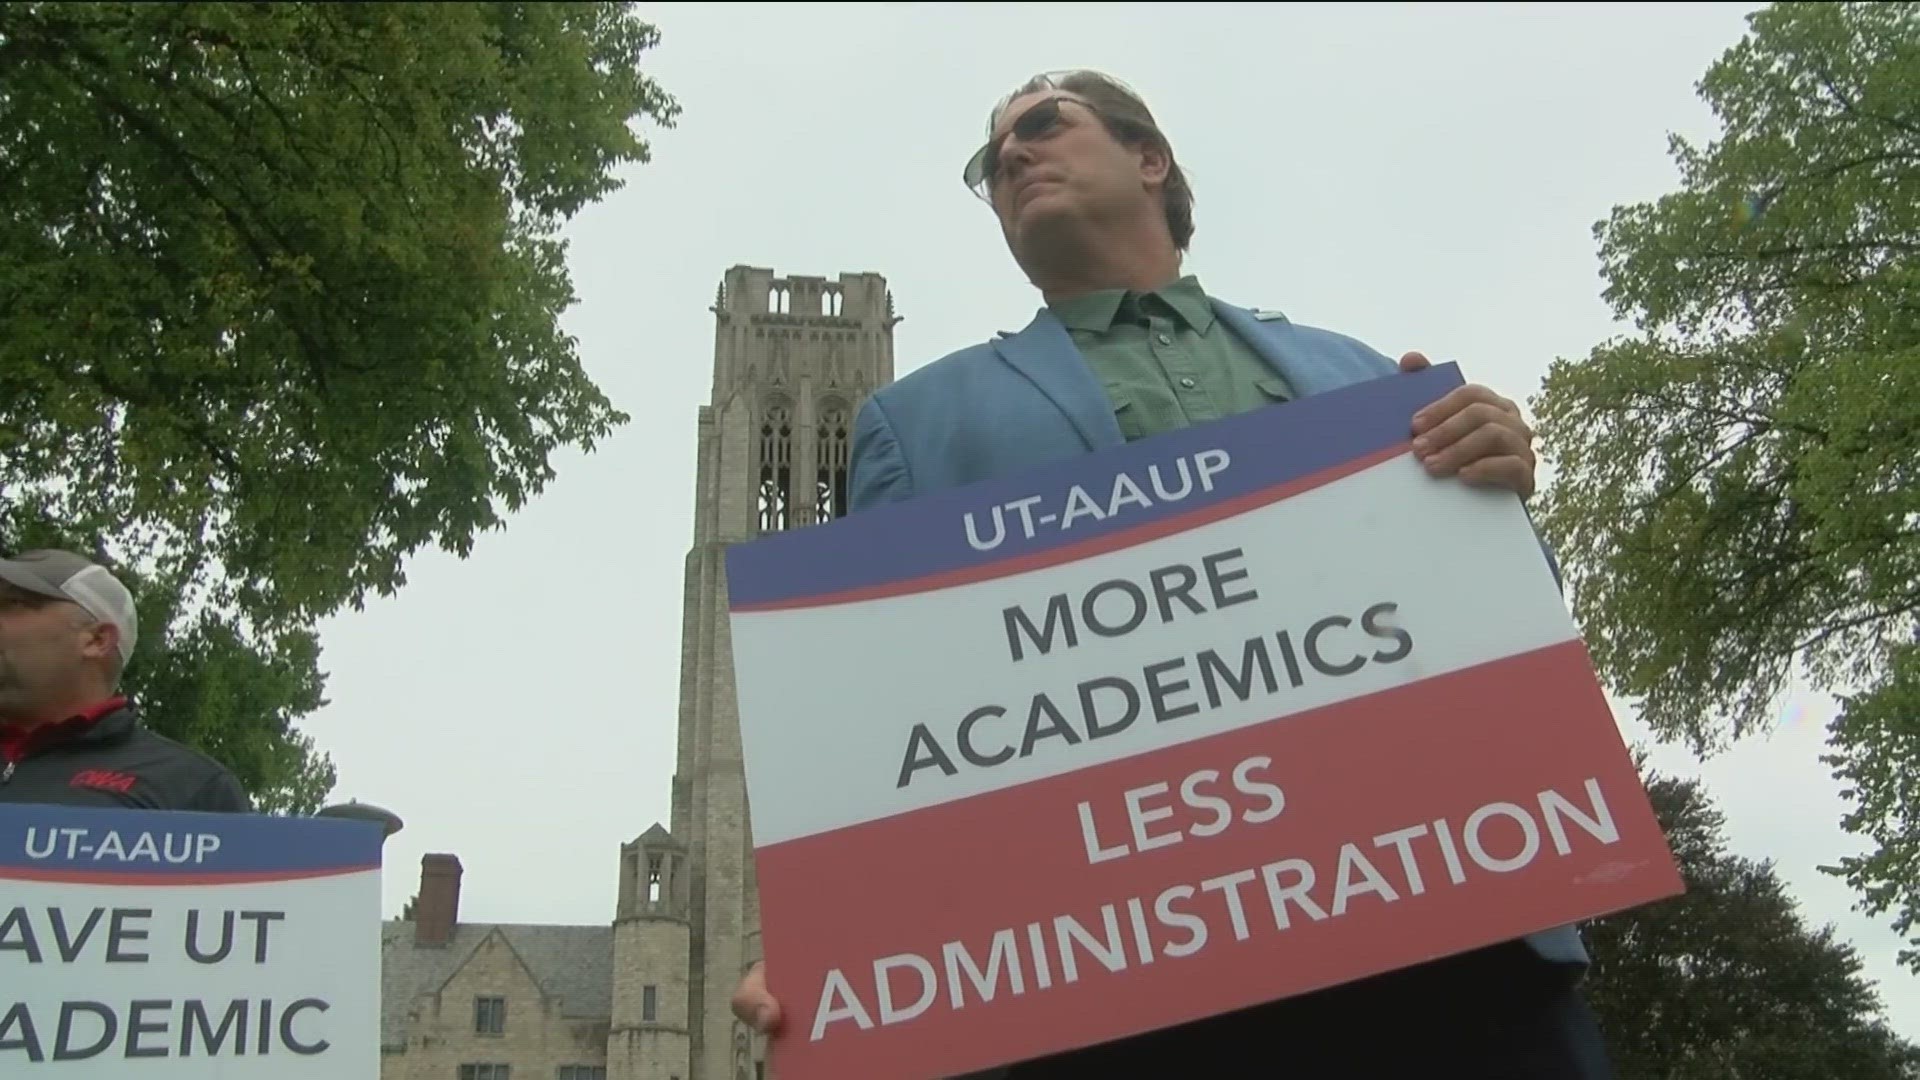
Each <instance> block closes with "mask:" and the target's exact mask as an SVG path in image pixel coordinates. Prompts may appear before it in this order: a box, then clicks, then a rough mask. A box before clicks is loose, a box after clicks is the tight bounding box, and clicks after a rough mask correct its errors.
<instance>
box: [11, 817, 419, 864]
mask: <svg viewBox="0 0 1920 1080" xmlns="http://www.w3.org/2000/svg"><path fill="white" fill-rule="evenodd" d="M382 839H383V835H382V829H381V827H380V825H379V824H378V823H377V822H372V821H355V820H348V819H342V818H307V817H272V816H268V815H264V814H204V813H186V812H165V811H152V810H105V809H93V808H83V807H68V806H45V805H37V804H31V803H17V804H15V803H9V804H0V878H5V877H7V876H9V874H10V873H13V874H17V875H19V876H44V875H58V874H74V875H96V874H123V875H144V876H148V877H156V878H165V877H169V876H179V877H182V878H189V877H207V876H210V875H226V874H252V875H279V874H284V875H287V876H290V877H292V876H304V875H311V874H320V873H328V872H338V871H344V870H357V869H363V868H367V867H372V866H377V865H379V863H380V845H381V841H382Z"/></svg>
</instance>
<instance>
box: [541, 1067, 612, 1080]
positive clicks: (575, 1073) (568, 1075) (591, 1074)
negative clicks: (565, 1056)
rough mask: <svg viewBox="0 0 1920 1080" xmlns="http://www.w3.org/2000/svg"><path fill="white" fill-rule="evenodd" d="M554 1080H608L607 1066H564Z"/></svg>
mask: <svg viewBox="0 0 1920 1080" xmlns="http://www.w3.org/2000/svg"><path fill="white" fill-rule="evenodd" d="M554 1080H607V1067H606V1066H605V1065H562V1066H560V1075H559V1076H557V1077H555V1078H554Z"/></svg>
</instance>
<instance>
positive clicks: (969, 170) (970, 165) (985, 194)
mask: <svg viewBox="0 0 1920 1080" xmlns="http://www.w3.org/2000/svg"><path fill="white" fill-rule="evenodd" d="M1065 101H1070V102H1072V103H1073V104H1075V105H1078V106H1080V107H1081V108H1083V109H1087V110H1089V111H1091V110H1092V109H1093V106H1091V105H1089V104H1087V103H1086V102H1084V101H1082V100H1080V99H1079V98H1074V97H1065V96H1061V97H1050V98H1047V99H1045V100H1043V101H1040V102H1039V103H1037V104H1035V105H1033V106H1031V107H1029V108H1028V109H1027V111H1026V112H1023V113H1021V114H1020V116H1019V118H1018V119H1016V120H1015V121H1014V122H1013V126H1012V127H1009V128H1008V129H1007V130H1006V131H1005V132H1004V133H1002V134H1000V135H998V136H996V137H994V138H991V139H988V140H987V143H986V145H985V146H982V147H981V148H980V149H978V150H976V151H974V152H973V156H972V157H971V158H968V159H967V167H966V169H965V170H964V171H963V172H962V173H961V179H963V180H965V181H966V184H967V187H968V189H970V190H971V191H972V192H973V193H974V194H975V195H978V196H980V198H982V199H984V200H986V201H987V202H992V201H993V180H994V177H996V176H998V175H999V174H1000V147H1001V145H1002V144H1004V143H1005V142H1006V141H1007V136H1009V135H1014V136H1018V137H1019V139H1020V141H1021V142H1037V141H1039V140H1041V139H1044V138H1046V137H1048V136H1049V135H1052V134H1053V133H1054V132H1055V131H1057V130H1059V128H1060V103H1061V102H1065Z"/></svg>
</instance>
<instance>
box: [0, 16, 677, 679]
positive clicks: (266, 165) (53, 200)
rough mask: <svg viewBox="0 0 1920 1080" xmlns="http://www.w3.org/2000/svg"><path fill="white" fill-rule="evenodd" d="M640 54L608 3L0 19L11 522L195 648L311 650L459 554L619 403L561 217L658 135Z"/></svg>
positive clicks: (633, 29) (639, 39) (666, 102)
mask: <svg viewBox="0 0 1920 1080" xmlns="http://www.w3.org/2000/svg"><path fill="white" fill-rule="evenodd" d="M657 40H658V34H657V32H656V31H655V30H654V28H653V27H652V26H650V25H648V24H646V23H644V22H641V21H639V20H638V18H637V17H636V16H635V15H634V13H633V11H632V9H631V7H630V6H629V5H626V4H597V3H586V4H582V3H561V4H515V3H478V4H395V3H362V4H308V3H295V4H192V3H188V4H154V5H149V4H132V3H99V4H84V5H77V4H76V5H69V4H52V3H14V4H7V5H4V6H0V70H5V71H6V72H7V78H6V80H5V81H4V82H0V180H4V181H5V185H6V190H7V192H8V198H7V199H6V200H5V201H4V202H0V312H4V316H3V317H4V319H5V330H6V332H5V333H3V334H0V492H3V493H4V496H5V499H6V501H7V504H8V509H9V510H10V511H11V512H12V513H13V515H14V517H15V518H16V519H17V520H20V521H28V520H35V521H41V522H46V523H52V524H55V525H57V526H58V527H59V528H60V529H62V530H66V531H70V532H72V533H74V534H76V535H79V536H82V537H88V538H97V539H98V540H99V541H100V542H101V543H102V544H103V545H104V546H105V547H106V548H107V549H110V550H111V551H112V553H113V554H114V555H115V557H116V558H118V559H119V560H120V561H121V562H123V563H127V564H130V565H136V566H140V567H143V568H146V569H148V570H150V571H153V572H156V573H158V574H160V576H163V577H170V578H177V579H178V580H180V582H181V588H182V589H183V590H185V594H186V595H188V596H190V600H191V603H190V604H189V607H190V608H191V610H192V611H193V612H194V613H193V614H192V616H191V617H190V618H187V621H185V622H183V623H181V624H180V633H181V634H182V635H184V636H183V637H182V638H181V648H183V649H187V650H188V654H190V655H191V656H196V657H202V658H203V659H206V660H207V662H209V663H213V662H214V660H215V659H216V658H221V659H220V663H221V664H226V663H229V662H231V663H234V664H238V663H239V662H240V661H239V653H238V652H236V651H235V649H239V648H240V647H241V644H240V643H246V648H254V649H259V648H266V647H268V643H275V644H274V645H273V646H272V647H273V648H280V647H283V646H284V647H285V648H289V649H292V650H294V651H293V652H292V653H289V654H286V655H285V656H283V657H282V659H286V660H287V661H288V662H289V663H291V664H293V665H294V666H295V667H298V666H300V665H301V664H302V663H304V661H303V660H301V659H300V651H301V650H302V649H303V648H304V646H302V645H300V644H299V642H300V640H301V638H300V635H301V634H304V633H306V628H308V627H310V626H311V625H312V624H313V622H314V621H315V620H316V619H318V618H320V617H323V616H325V615H327V614H329V613H331V612H333V611H336V610H338V609H339V608H340V607H342V606H343V605H347V604H355V605H357V604H359V603H360V602H362V601H363V599H364V598H365V597H366V596H367V595H368V594H369V593H370V592H373V593H389V592H392V591H393V590H395V589H397V588H398V587H400V586H401V585H402V584H403V583H404V581H405V572H404V564H405V560H406V558H407V556H409V555H410V554H412V553H414V552H416V551H418V550H420V549H421V548H422V547H425V546H427V545H430V544H431V545H437V546H439V547H441V548H444V549H446V550H450V551H453V552H456V553H459V554H465V553H466V552H467V551H468V550H470V549H471V545H472V544H473V541H474V539H475V537H476V536H477V534H478V533H480V532H482V531H483V530H487V529H492V528H497V527H499V526H500V525H501V524H502V522H503V521H504V518H505V515H507V514H510V513H512V512H513V511H514V510H516V509H518V508H519V507H521V506H523V505H524V504H525V503H526V502H527V500H529V499H531V498H533V497H535V496H536V495H538V494H539V493H540V491H541V490H542V489H543V488H544V486H545V484H546V483H547V482H548V481H549V480H550V479H551V478H552V476H553V469H552V466H551V463H550V462H551V458H552V455H553V453H554V452H555V451H556V450H560V449H562V448H566V447H580V448H583V449H588V450H590V449H592V448H593V446H594V445H595V444H596V443H597V441H598V440H600V439H602V438H604V437H605V436H606V435H607V434H608V433H610V432H611V431H612V430H613V429H614V428H615V427H616V426H618V425H619V424H621V423H623V422H624V421H625V420H626V419H627V418H626V416H625V414H623V413H622V412H620V411H619V410H617V409H615V408H614V407H613V406H612V404H611V403H610V402H609V401H608V400H607V399H606V397H605V396H604V395H603V394H602V393H601V392H600V391H599V389H598V388H597V387H595V386H594V384H593V383H592V382H591V381H590V380H589V379H588V378H587V376H586V374H585V372H584V371H583V370H582V368H581V365H580V362H579V359H578V356H577V354H576V350H575V343H574V342H573V341H572V340H571V339H570V338H569V337H568V336H567V335H566V334H564V333H563V332H562V330H561V329H560V325H559V317H560V315H561V313H562V312H563V311H564V310H565V308H566V307H567V306H568V305H570V304H571V303H572V302H573V300H574V295H573V290H572V286H571V283H570V281H569V279H568V276H567V271H566V266H565V258H564V247H563V245H562V243H561V241H560V240H559V239H558V230H559V228H560V227H561V226H562V225H563V224H564V222H565V219H566V218H567V217H568V216H569V215H571V214H573V213H574V212H576V211H577V210H579V209H580V208H581V207H582V206H585V205H586V204H588V203H590V202H592V201H594V200H596V199H599V198H601V197H603V196H605V195H606V194H607V193H609V192H611V191H613V190H615V189H616V188H617V187H618V186H619V183H620V181H619V179H618V176H617V175H616V173H617V170H618V168H619V167H620V166H622V165H624V164H625V163H627V162H636V161H645V160H647V157H648V147H647V144H646V142H645V141H644V140H643V139H642V138H641V137H640V136H639V134H638V133H637V126H636V122H637V121H640V120H644V119H651V120H652V121H654V122H655V123H658V124H661V125H663V126H671V124H672V123H673V121H674V120H675V118H676V117H677V115H678V112H679V106H678V105H677V103H675V102H674V101H673V100H672V98H671V97H669V96H668V95H667V94H666V93H665V92H664V91H662V90H661V89H660V88H659V87H658V86H657V85H656V84H654V83H653V81H652V80H650V79H649V78H647V77H646V76H645V75H643V74H642V73H641V70H640V60H641V57H642V54H643V53H644V51H645V50H646V49H648V48H650V47H652V46H653V45H654V44H655V43H656V41H657ZM183 610H185V609H183ZM195 635H200V636H199V637H196V636H195ZM190 642H198V644H195V645H191V646H190V645H189V643H190ZM196 650H197V651H196ZM183 655H185V654H183ZM254 660H255V661H258V663H260V664H262V665H265V666H264V667H262V668H260V669H259V670H257V671H255V675H257V676H259V677H261V678H266V679H274V678H282V677H288V678H290V677H291V675H290V674H289V673H288V672H286V671H281V670H279V669H277V668H275V667H274V664H275V663H277V661H276V660H274V659H273V658H272V657H270V656H269V655H268V654H267V653H256V654H255V655H254ZM233 670H234V671H236V672H237V671H238V670H239V669H238V668H234V669H233ZM216 674H217V673H212V672H210V673H208V674H207V677H206V679H204V680H202V681H201V682H198V683H196V684H194V686H193V688H192V690H191V693H189V691H188V689H187V688H186V687H184V686H172V687H170V688H169V692H170V693H172V694H174V695H175V697H176V698H177V699H178V700H187V699H189V698H192V697H194V696H195V695H216V696H217V695H219V694H225V693H231V692H232V688H231V687H228V686H224V685H222V684H221V683H220V682H219V680H218V679H217V678H215V675H216ZM294 697H296V698H297V697H299V695H298V694H295V695H294Z"/></svg>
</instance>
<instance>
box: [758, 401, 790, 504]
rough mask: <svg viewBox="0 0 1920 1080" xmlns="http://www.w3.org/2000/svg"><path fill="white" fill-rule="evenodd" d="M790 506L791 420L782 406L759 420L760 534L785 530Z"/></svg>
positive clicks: (770, 409) (773, 407)
mask: <svg viewBox="0 0 1920 1080" xmlns="http://www.w3.org/2000/svg"><path fill="white" fill-rule="evenodd" d="M792 505H793V417H792V414H791V413H789V412H788V410H787V407H786V406H784V405H774V406H772V407H770V408H768V409H767V413H766V417H765V418H764V419H762V420H761V421H760V531H761V532H780V531H782V530H784V529H785V528H786V527H787V521H788V517H787V515H788V512H789V509H790V508H791V507H792Z"/></svg>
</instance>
